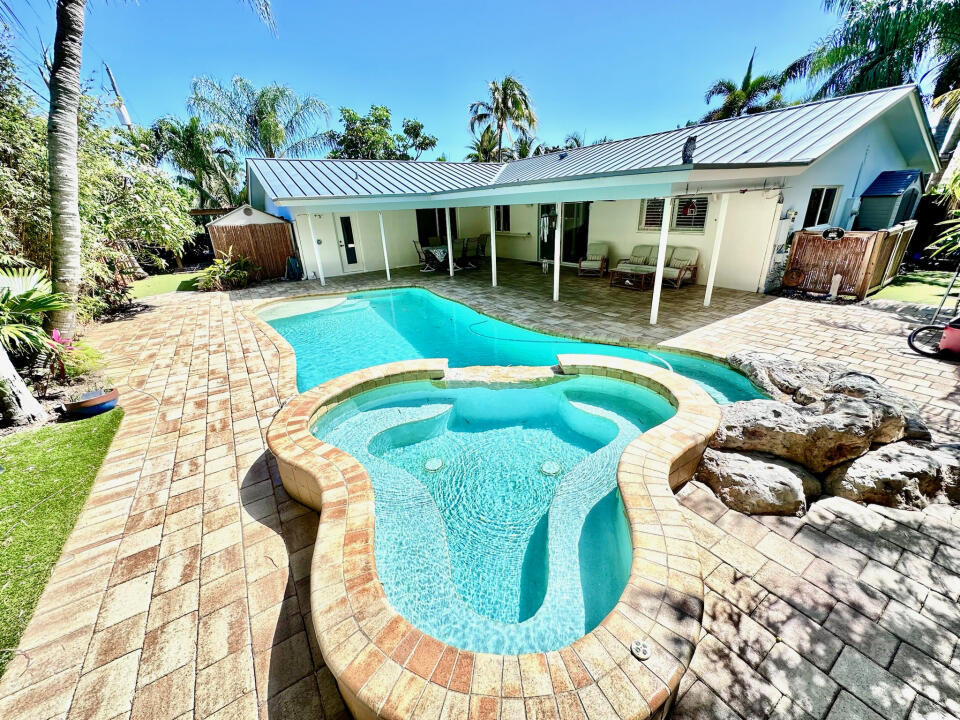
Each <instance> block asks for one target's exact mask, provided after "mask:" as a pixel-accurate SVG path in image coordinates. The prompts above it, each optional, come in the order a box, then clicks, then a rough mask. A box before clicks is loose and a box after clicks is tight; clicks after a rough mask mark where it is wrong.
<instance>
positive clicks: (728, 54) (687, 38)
mask: <svg viewBox="0 0 960 720" xmlns="http://www.w3.org/2000/svg"><path fill="white" fill-rule="evenodd" d="M54 4H55V3H54V0H13V5H14V7H16V8H20V7H22V8H23V9H22V10H19V12H20V18H21V20H22V21H23V22H24V24H25V25H26V26H27V27H28V28H29V29H31V30H32V33H31V34H29V35H27V36H26V37H24V38H22V39H20V40H19V41H18V42H19V45H20V50H21V54H20V55H19V57H18V59H19V60H20V61H21V62H24V56H26V58H30V59H33V58H35V57H36V56H37V48H38V47H39V40H38V35H39V37H41V38H43V40H44V41H45V42H46V43H47V44H49V43H50V42H52V38H53V32H54V23H53V14H54V10H53V6H54ZM88 7H89V9H88V12H87V32H86V37H85V45H84V52H85V56H84V71H85V74H88V75H91V76H93V77H94V78H95V85H96V86H98V87H99V86H101V85H103V86H104V87H107V85H106V78H105V77H104V73H103V61H104V60H106V61H107V62H108V63H110V65H111V67H112V68H113V71H114V74H115V75H116V77H117V81H118V83H119V84H120V90H121V92H122V94H123V96H124V99H125V100H126V103H127V107H128V109H129V111H130V114H131V116H132V117H133V119H134V121H135V122H139V123H141V124H150V123H151V122H152V121H153V120H154V119H156V118H157V117H159V116H162V115H166V114H175V115H185V114H186V107H185V101H186V98H187V95H188V94H189V88H190V81H191V79H192V78H193V77H194V76H196V75H200V74H208V75H212V76H214V77H218V78H223V79H225V80H226V79H228V78H230V77H231V76H232V75H234V74H241V75H244V76H246V77H248V78H250V79H251V80H252V81H254V82H255V83H258V84H262V83H267V82H272V81H278V82H283V83H286V84H289V85H291V86H292V87H294V88H295V89H296V90H297V91H298V92H300V93H310V94H313V95H316V96H317V97H319V98H320V99H322V100H323V101H325V102H326V103H327V104H328V105H329V106H330V108H331V111H332V117H331V123H333V124H336V123H337V108H339V107H340V106H341V105H346V106H349V107H353V108H354V109H357V110H362V111H363V110H365V109H366V108H368V107H369V105H371V104H372V103H377V104H383V105H387V106H388V107H390V109H391V110H392V111H393V114H394V119H395V125H396V126H397V127H399V125H400V120H401V119H402V118H403V117H416V118H417V119H419V120H421V121H422V122H423V123H424V124H425V125H426V128H427V131H428V132H430V133H432V134H434V135H436V136H437V137H438V138H439V144H438V146H437V149H436V151H434V152H431V153H429V154H428V155H426V156H424V157H425V158H428V159H432V158H433V157H435V156H436V155H438V154H440V153H441V152H443V153H446V155H447V157H448V158H449V159H451V160H461V159H463V156H464V155H465V153H466V149H465V146H466V145H467V143H468V142H469V141H470V135H469V130H468V127H467V107H468V106H469V104H470V102H471V101H473V100H476V99H479V98H481V97H482V96H483V95H484V92H485V89H486V82H487V81H489V80H491V79H493V78H496V77H502V76H503V75H504V74H506V73H514V74H516V75H517V76H518V77H519V78H520V79H521V80H522V81H523V82H524V83H525V84H526V85H527V87H528V89H529V90H530V92H531V94H532V96H533V99H534V103H535V109H536V111H537V114H538V116H539V118H540V125H539V127H538V130H537V134H538V136H539V137H540V138H541V139H543V140H545V141H547V142H550V143H557V142H560V141H561V139H562V138H563V136H564V135H565V134H566V133H568V132H570V131H572V130H579V131H580V132H585V133H586V135H587V138H588V139H589V138H591V137H598V136H600V135H608V136H610V137H613V138H620V137H629V136H632V135H640V134H643V133H647V132H654V131H657V130H663V129H668V128H672V127H675V126H676V125H677V124H678V123H679V124H682V123H684V122H685V121H686V120H688V119H696V118H699V117H700V116H701V115H703V113H704V112H705V111H706V106H705V104H704V102H703V94H704V92H705V90H706V88H707V87H708V86H709V85H710V84H711V82H712V81H713V80H715V79H717V78H719V77H730V78H732V79H735V80H737V81H739V80H740V78H742V76H743V72H744V70H745V68H746V64H747V60H748V59H749V56H750V52H751V51H752V49H753V47H754V46H755V45H756V46H757V69H758V70H761V71H763V70H778V69H780V68H782V67H783V66H784V65H785V64H786V63H788V62H790V61H791V60H793V59H795V58H796V57H797V56H799V55H801V54H803V53H804V52H806V51H807V50H808V49H809V47H810V45H811V44H812V43H813V42H814V41H815V40H816V39H817V38H818V37H820V36H822V35H824V34H826V33H827V32H828V31H830V30H831V29H832V28H833V26H834V24H835V18H834V17H833V16H831V15H827V14H826V13H824V12H823V10H822V9H821V7H820V4H819V2H817V1H816V0H804V1H800V0H785V1H783V2H769V0H767V1H764V2H759V1H757V2H753V1H750V2H748V1H747V0H736V1H728V0H724V1H723V2H717V1H716V0H713V1H712V2H706V1H693V2H690V1H688V2H684V3H675V2H673V3H659V2H658V3H652V2H649V1H642V2H637V1H636V0H634V2H594V3H583V2H577V3H573V2H566V1H565V0H564V1H560V2H556V1H555V2H536V1H534V2H528V3H524V4H522V5H517V6H515V7H514V8H512V9H511V8H510V6H507V5H504V6H500V7H501V8H502V9H501V10H496V9H492V8H491V6H490V5H489V4H488V3H477V2H472V3H461V2H456V1H454V2H416V1H414V2H409V3H398V2H380V1H379V0H372V1H370V2H314V1H310V0H274V14H275V16H276V20H277V35H276V36H273V35H271V33H270V32H269V31H268V30H267V29H266V28H265V27H264V26H263V25H262V24H261V23H260V22H259V20H258V19H257V18H256V16H255V15H254V14H253V13H252V12H251V11H250V10H248V9H247V8H246V7H244V6H243V5H241V3H239V2H238V0H141V1H140V3H139V4H137V3H134V2H120V1H119V0H110V1H109V2H107V1H106V0H90V1H89V3H88ZM802 93H803V88H802V87H795V88H791V90H790V93H789V94H792V95H794V96H799V95H801V94H802Z"/></svg>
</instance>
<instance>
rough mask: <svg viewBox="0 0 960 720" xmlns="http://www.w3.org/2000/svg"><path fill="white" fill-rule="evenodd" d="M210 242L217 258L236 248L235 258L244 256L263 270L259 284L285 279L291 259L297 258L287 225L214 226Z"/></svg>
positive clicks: (210, 230)
mask: <svg viewBox="0 0 960 720" xmlns="http://www.w3.org/2000/svg"><path fill="white" fill-rule="evenodd" d="M208 230H209V232H210V242H211V243H212V244H213V251H214V252H215V253H216V255H217V257H222V256H223V255H225V254H226V253H227V252H228V251H229V250H230V248H231V247H232V248H233V257H235V258H236V257H238V256H240V255H242V256H243V257H245V258H249V259H250V260H252V261H253V263H254V264H255V265H257V266H258V267H260V268H261V270H260V271H258V272H257V273H255V274H254V275H255V277H256V279H258V280H265V279H267V278H278V277H283V275H284V273H285V272H286V268H287V258H288V257H290V256H291V255H293V254H295V253H294V249H293V236H292V235H291V233H290V224H289V223H286V222H282V223H281V222H277V223H267V224H265V225H222V226H221V225H211V226H209V227H208Z"/></svg>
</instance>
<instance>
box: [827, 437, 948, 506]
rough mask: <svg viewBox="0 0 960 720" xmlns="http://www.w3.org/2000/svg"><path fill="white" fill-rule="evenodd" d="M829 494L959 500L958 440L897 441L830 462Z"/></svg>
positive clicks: (906, 502)
mask: <svg viewBox="0 0 960 720" xmlns="http://www.w3.org/2000/svg"><path fill="white" fill-rule="evenodd" d="M823 485H824V490H825V491H826V492H828V493H829V494H831V495H837V496H839V497H844V498H847V499H848V500H855V501H857V502H862V503H876V504H878V505H886V506H888V507H896V508H923V507H926V506H927V505H929V504H930V503H932V502H960V445H933V444H930V443H921V442H896V443H892V444H889V445H884V446H882V447H878V448H876V449H874V450H871V451H870V452H868V453H867V454H865V455H863V456H862V457H859V458H857V459H855V460H852V461H850V462H845V463H843V464H841V465H838V466H837V467H835V468H833V469H832V470H831V471H830V472H829V473H828V474H827V476H826V477H825V479H824V483H823Z"/></svg>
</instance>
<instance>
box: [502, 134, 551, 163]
mask: <svg viewBox="0 0 960 720" xmlns="http://www.w3.org/2000/svg"><path fill="white" fill-rule="evenodd" d="M509 150H510V159H511V160H522V159H523V158H528V157H534V156H536V155H543V144H542V143H541V142H540V140H539V139H538V138H537V137H536V136H534V135H531V134H530V133H520V136H519V137H518V138H517V139H516V140H514V141H513V147H512V148H509Z"/></svg>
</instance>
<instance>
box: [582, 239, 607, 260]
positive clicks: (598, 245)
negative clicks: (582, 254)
mask: <svg viewBox="0 0 960 720" xmlns="http://www.w3.org/2000/svg"><path fill="white" fill-rule="evenodd" d="M606 256H607V244H606V243H602V242H594V243H590V244H589V245H587V259H588V260H599V259H600V258H605V257H606Z"/></svg>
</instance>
